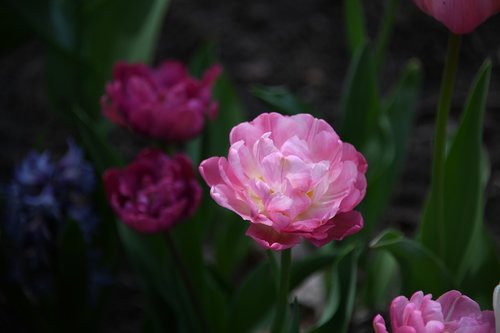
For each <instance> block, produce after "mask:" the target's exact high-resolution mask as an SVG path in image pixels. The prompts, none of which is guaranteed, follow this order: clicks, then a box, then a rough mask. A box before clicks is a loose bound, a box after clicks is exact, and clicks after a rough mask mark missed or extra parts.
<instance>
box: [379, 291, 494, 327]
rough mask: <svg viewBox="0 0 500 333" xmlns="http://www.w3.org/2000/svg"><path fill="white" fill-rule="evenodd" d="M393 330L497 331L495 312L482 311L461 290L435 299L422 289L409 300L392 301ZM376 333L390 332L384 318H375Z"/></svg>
mask: <svg viewBox="0 0 500 333" xmlns="http://www.w3.org/2000/svg"><path fill="white" fill-rule="evenodd" d="M391 326H392V332H393V333H453V332H455V333H495V318H494V315H493V311H481V309H480V308H479V305H478V304H477V303H476V302H474V301H473V300H471V299H470V298H469V297H467V296H465V295H462V294H461V293H460V292H459V291H456V290H451V291H448V292H446V293H444V294H443V295H442V296H441V297H439V298H438V299H437V300H436V301H434V300H432V295H430V294H428V295H425V296H424V293H423V292H421V291H418V292H416V293H415V294H413V296H412V297H411V299H410V300H408V299H407V298H406V297H404V296H399V297H396V298H395V299H394V300H393V301H392V304H391ZM373 328H374V330H375V332H376V333H388V331H387V328H386V326H385V322H384V319H383V318H382V316H381V315H377V316H376V317H375V318H374V319H373Z"/></svg>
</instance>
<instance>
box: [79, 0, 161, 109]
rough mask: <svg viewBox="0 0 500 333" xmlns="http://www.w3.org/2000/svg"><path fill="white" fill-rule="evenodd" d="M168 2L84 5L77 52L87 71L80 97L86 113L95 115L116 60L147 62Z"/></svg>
mask: <svg viewBox="0 0 500 333" xmlns="http://www.w3.org/2000/svg"><path fill="white" fill-rule="evenodd" d="M169 3H170V1H169V0H144V1H131V0H128V1H123V0H106V1H101V2H100V3H99V5H95V1H94V2H90V3H88V4H85V3H84V5H83V6H84V7H83V9H82V12H83V13H82V22H84V25H83V26H81V27H79V28H80V29H81V39H80V43H81V45H80V48H79V50H78V54H79V55H80V56H81V58H82V59H84V61H85V64H86V65H87V68H88V71H87V72H85V73H84V75H83V74H82V75H81V79H83V82H82V83H81V86H80V87H81V88H80V93H81V94H82V102H84V103H83V104H82V105H83V106H84V107H85V108H86V111H87V112H92V114H93V115H94V116H98V115H99V105H98V102H99V97H100V96H101V95H102V94H103V92H104V84H105V82H106V81H107V80H108V79H109V77H110V76H111V69H112V67H113V65H114V63H115V62H116V61H117V60H125V61H127V62H137V61H141V62H146V63H148V62H150V61H151V60H152V58H153V53H154V50H155V47H156V42H157V40H158V37H159V32H160V28H161V24H162V22H163V16H164V14H165V12H166V9H167V8H168V5H169Z"/></svg>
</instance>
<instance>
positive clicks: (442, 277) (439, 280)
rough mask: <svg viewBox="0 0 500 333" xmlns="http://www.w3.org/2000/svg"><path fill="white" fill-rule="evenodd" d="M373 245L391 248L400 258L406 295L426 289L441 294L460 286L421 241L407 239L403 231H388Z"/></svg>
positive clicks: (393, 253) (384, 248) (371, 244)
mask: <svg viewBox="0 0 500 333" xmlns="http://www.w3.org/2000/svg"><path fill="white" fill-rule="evenodd" d="M370 246H371V247H372V248H374V249H382V250H387V251H389V252H390V253H391V254H392V255H393V256H394V258H395V259H396V260H397V262H398V264H399V267H400V272H401V277H402V287H403V291H404V294H407V295H410V294H412V293H413V292H415V291H417V290H423V291H425V292H426V293H432V294H433V295H441V294H442V293H443V292H445V291H447V290H450V289H453V288H456V286H455V285H454V284H453V280H452V279H451V276H450V273H449V271H448V270H447V268H446V267H445V265H444V264H443V262H442V261H441V260H440V259H439V258H437V257H436V256H435V255H434V254H433V253H432V252H430V251H429V250H428V249H426V248H425V247H423V246H422V245H421V244H419V243H417V242H416V241H414V240H411V239H408V238H405V237H404V236H403V235H402V234H401V233H400V232H399V231H395V230H387V231H385V232H384V233H382V234H381V235H379V236H378V237H377V238H376V239H374V240H373V241H372V242H371V243H370Z"/></svg>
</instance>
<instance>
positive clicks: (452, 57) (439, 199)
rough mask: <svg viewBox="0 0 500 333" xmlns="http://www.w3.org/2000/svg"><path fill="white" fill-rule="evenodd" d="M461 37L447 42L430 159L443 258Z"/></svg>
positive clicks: (451, 37)
mask: <svg viewBox="0 0 500 333" xmlns="http://www.w3.org/2000/svg"><path fill="white" fill-rule="evenodd" d="M460 44H461V37H460V36H458V35H455V34H450V37H449V40H448V52H447V55H446V63H445V67H444V71H443V79H442V82H441V92H440V93H441V96H440V99H439V105H438V110H437V118H436V132H435V136H434V149H433V158H432V181H431V187H432V189H433V193H434V194H435V197H434V198H433V199H434V200H436V207H437V210H436V214H437V216H435V218H436V225H437V228H438V230H436V232H437V233H438V241H439V245H438V254H439V256H440V257H441V258H443V256H444V251H445V244H446V233H445V226H444V164H445V160H446V129H447V127H448V116H449V114H450V108H451V100H452V97H453V88H454V85H455V76H456V73H457V67H458V59H459V56H460Z"/></svg>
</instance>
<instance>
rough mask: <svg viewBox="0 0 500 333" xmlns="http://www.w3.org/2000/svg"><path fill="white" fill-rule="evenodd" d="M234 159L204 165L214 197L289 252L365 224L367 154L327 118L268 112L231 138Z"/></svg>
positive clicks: (264, 240)
mask: <svg viewBox="0 0 500 333" xmlns="http://www.w3.org/2000/svg"><path fill="white" fill-rule="evenodd" d="M230 143H231V147H230V148H229V156H228V158H227V159H226V158H224V157H212V158H209V159H207V160H205V161H203V162H202V163H201V165H200V167H199V170H200V173H201V175H202V176H203V178H204V179H205V181H206V182H207V184H208V185H209V186H210V187H211V189H210V194H211V196H212V198H213V199H214V200H215V201H216V202H217V203H218V204H219V205H221V206H223V207H225V208H228V209H230V210H232V211H234V212H236V213H237V214H239V215H240V216H241V217H242V218H243V219H245V220H247V221H250V227H249V228H248V230H247V235H248V236H250V237H252V238H253V239H255V240H256V241H257V243H259V244H260V245H261V246H263V247H264V248H268V249H273V250H284V249H287V248H290V247H292V246H294V245H296V244H297V243H299V241H300V239H301V238H305V239H307V240H309V241H310V242H312V243H313V244H314V245H316V246H318V247H319V246H323V245H325V244H326V243H328V242H330V241H332V240H334V239H335V240H340V239H343V238H344V237H346V236H349V235H352V234H354V233H355V232H357V231H359V230H360V229H361V228H362V227H363V218H362V217H361V214H360V213H359V212H356V211H353V209H354V207H355V206H356V205H357V204H358V203H359V202H360V201H361V199H362V198H363V197H364V195H365V190H366V178H365V173H366V168H367V164H366V161H365V159H364V157H363V156H362V155H361V154H360V153H359V152H358V151H356V149H354V147H353V146H352V145H350V144H348V143H344V142H342V141H341V140H340V138H339V136H338V135H337V133H335V131H334V130H333V128H332V127H331V126H330V125H328V124H327V123H326V122H325V121H323V120H319V119H315V118H313V117H312V116H311V115H308V114H299V115H295V116H283V115H280V114H278V113H266V114H261V115H260V116H258V117H257V118H255V119H254V120H253V121H252V122H245V123H241V124H239V125H238V126H236V127H234V128H233V129H232V131H231V134H230Z"/></svg>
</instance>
